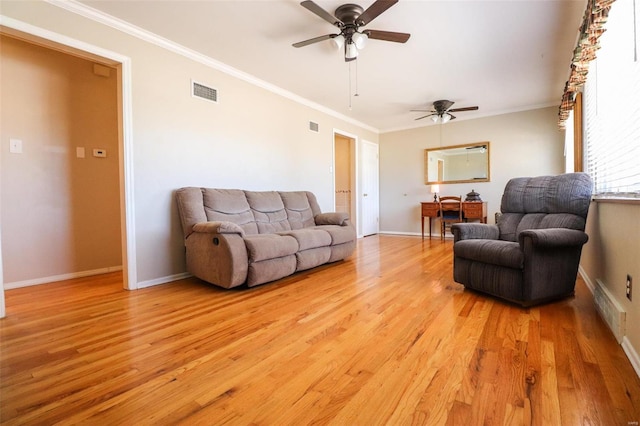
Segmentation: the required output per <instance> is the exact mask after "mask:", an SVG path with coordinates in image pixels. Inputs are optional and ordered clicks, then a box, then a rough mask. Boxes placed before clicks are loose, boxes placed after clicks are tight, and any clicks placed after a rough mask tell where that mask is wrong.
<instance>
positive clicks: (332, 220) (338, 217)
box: [314, 212, 349, 226]
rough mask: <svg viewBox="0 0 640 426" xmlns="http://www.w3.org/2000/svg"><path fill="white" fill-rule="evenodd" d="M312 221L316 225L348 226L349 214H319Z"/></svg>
mask: <svg viewBox="0 0 640 426" xmlns="http://www.w3.org/2000/svg"><path fill="white" fill-rule="evenodd" d="M314 219H315V222H316V225H340V226H347V225H349V213H344V212H331V213H320V214H318V215H316V217H315V218H314Z"/></svg>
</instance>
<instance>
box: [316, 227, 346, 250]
mask: <svg viewBox="0 0 640 426" xmlns="http://www.w3.org/2000/svg"><path fill="white" fill-rule="evenodd" d="M314 229H320V230H322V231H325V232H327V233H328V234H329V235H330V236H331V245H332V246H336V245H339V244H344V243H348V242H351V241H354V240H355V239H356V231H355V229H354V228H353V227H351V226H340V225H322V226H316V227H315V228H314Z"/></svg>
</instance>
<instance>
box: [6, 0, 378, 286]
mask: <svg viewBox="0 0 640 426" xmlns="http://www.w3.org/2000/svg"><path fill="white" fill-rule="evenodd" d="M2 13H3V14H4V15H6V16H9V17H11V18H14V19H17V20H19V21H22V22H27V23H29V24H32V25H35V26H37V27H40V28H44V29H47V30H50V31H54V32H56V33H59V34H63V35H66V36H69V37H72V38H74V39H76V40H80V41H83V42H86V43H89V44H91V45H94V46H97V47H100V48H104V49H107V50H109V51H111V52H115V53H117V54H120V55H124V56H127V57H129V58H131V67H132V98H133V116H132V124H133V129H132V130H133V135H132V136H133V157H134V164H133V170H134V179H133V183H134V197H135V205H134V206H133V208H134V209H135V216H136V219H135V245H136V262H137V265H136V268H137V281H138V283H142V284H145V283H147V282H154V281H156V280H160V281H163V280H166V278H167V277H169V278H170V277H172V276H173V275H176V274H181V273H183V272H184V271H185V263H184V247H183V242H182V232H181V230H180V222H179V220H178V213H177V208H176V205H175V201H174V195H173V192H174V191H175V189H177V188H180V187H182V186H189V185H193V186H210V187H222V188H246V189H253V190H273V189H278V190H297V189H304V190H309V191H313V192H314V193H315V194H316V195H317V197H318V202H319V204H320V207H321V208H322V209H323V210H325V211H331V210H333V199H334V192H333V180H334V176H333V174H332V173H331V166H332V165H333V129H340V130H342V131H344V132H347V133H349V134H353V135H357V136H358V138H360V139H362V138H364V139H366V140H369V141H372V142H377V141H378V135H377V134H376V133H374V132H372V131H370V130H366V129H364V128H363V127H361V126H357V125H355V124H353V123H351V122H347V121H345V120H341V119H339V118H336V117H334V116H331V115H328V114H326V113H323V112H319V111H318V110H316V109H313V108H310V107H307V106H303V105H301V104H299V103H297V102H294V101H293V100H290V99H287V98H285V97H283V96H280V95H278V94H276V93H273V92H271V91H268V90H265V89H262V88H260V87H258V86H256V85H253V84H251V83H249V82H246V81H243V80H239V79H238V78H235V77H233V76H231V75H229V74H225V73H223V72H220V71H217V70H215V69H213V68H211V67H208V66H206V65H204V64H202V63H199V62H195V61H193V60H190V59H187V58H186V57H184V56H182V55H179V54H177V53H173V52H170V51H168V50H166V49H163V48H161V47H158V46H156V45H154V44H151V43H148V42H145V41H142V40H140V39H138V38H135V37H132V36H129V35H127V34H125V33H123V32H120V31H118V30H115V29H113V28H110V27H107V26H106V25H102V24H98V23H96V22H93V21H91V20H88V19H86V18H83V17H80V16H78V15H76V14H73V13H71V12H67V11H65V10H63V9H60V8H58V7H55V6H53V5H50V4H48V3H45V2H3V4H2ZM191 79H194V80H196V81H198V82H201V83H203V84H208V85H211V86H212V87H214V88H216V89H217V90H218V94H219V103H218V104H212V103H209V102H206V101H203V100H200V99H197V98H193V97H191V95H190V81H191ZM310 120H311V121H314V122H316V123H318V124H319V132H318V133H315V132H310V131H309V130H308V128H309V121H310ZM2 231H3V238H4V232H5V229H4V227H3V230H2ZM3 254H4V253H3Z"/></svg>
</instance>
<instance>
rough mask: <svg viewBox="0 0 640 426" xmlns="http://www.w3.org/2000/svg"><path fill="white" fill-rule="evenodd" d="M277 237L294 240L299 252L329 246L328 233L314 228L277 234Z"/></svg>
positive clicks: (329, 237) (329, 238)
mask: <svg viewBox="0 0 640 426" xmlns="http://www.w3.org/2000/svg"><path fill="white" fill-rule="evenodd" d="M278 235H283V236H290V237H293V238H295V239H296V241H297V242H298V245H299V249H298V250H299V251H303V250H309V249H312V248H318V247H327V246H330V245H331V236H330V235H329V233H328V232H326V231H323V230H321V229H316V228H305V229H294V230H292V231H284V232H278Z"/></svg>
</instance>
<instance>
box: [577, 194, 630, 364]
mask: <svg viewBox="0 0 640 426" xmlns="http://www.w3.org/2000/svg"><path fill="white" fill-rule="evenodd" d="M586 232H587V234H589V242H588V243H587V244H586V245H585V246H584V249H583V251H582V257H581V259H580V265H581V267H582V270H583V272H584V274H585V278H586V279H587V280H588V282H590V284H591V285H596V280H600V281H601V282H602V283H603V284H604V285H605V287H606V288H607V289H608V290H609V292H610V293H611V294H612V295H613V297H614V298H615V300H616V301H617V302H618V303H619V304H620V306H622V308H623V309H624V311H626V313H627V321H626V334H625V340H626V342H623V344H628V345H630V346H631V351H629V348H625V351H627V353H628V355H629V356H630V358H631V359H634V360H635V363H636V364H635V368H636V371H637V372H638V374H639V375H640V358H639V354H640V263H639V262H638V259H640V239H638V236H640V205H638V204H637V203H636V204H624V203H611V202H592V203H591V207H590V209H589V217H588V219H587V229H586ZM627 275H631V277H632V278H633V285H634V288H633V292H632V300H628V299H627V297H626V292H625V290H626V285H625V283H626V278H627ZM629 352H631V353H629Z"/></svg>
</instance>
